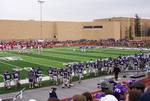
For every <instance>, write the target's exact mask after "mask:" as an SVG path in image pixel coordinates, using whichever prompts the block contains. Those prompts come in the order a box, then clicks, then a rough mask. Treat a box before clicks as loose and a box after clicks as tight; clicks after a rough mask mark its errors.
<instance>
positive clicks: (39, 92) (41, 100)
mask: <svg viewBox="0 0 150 101" xmlns="http://www.w3.org/2000/svg"><path fill="white" fill-rule="evenodd" d="M108 78H112V76H102V77H97V78H93V79H89V80H84V81H82V82H81V83H80V84H79V83H78V82H75V83H74V86H73V87H71V88H64V89H62V88H61V86H58V87H57V91H56V93H57V95H58V97H59V98H60V99H62V98H66V97H72V96H73V95H75V94H82V93H83V92H86V91H89V92H93V91H97V90H98V88H97V83H99V82H101V81H102V80H104V79H108ZM126 79H129V78H121V76H120V78H119V80H120V81H122V80H126ZM50 89H51V87H44V88H39V89H34V90H26V91H25V92H24V93H23V100H22V101H29V99H36V100H37V101H47V99H48V93H49V90H50ZM16 94H17V93H9V94H4V95H0V98H9V97H13V96H15V95H16Z"/></svg>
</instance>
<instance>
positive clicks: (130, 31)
mask: <svg viewBox="0 0 150 101" xmlns="http://www.w3.org/2000/svg"><path fill="white" fill-rule="evenodd" d="M129 39H130V40H133V36H132V28H131V26H130V27H129Z"/></svg>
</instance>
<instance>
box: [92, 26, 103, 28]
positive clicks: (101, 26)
mask: <svg viewBox="0 0 150 101" xmlns="http://www.w3.org/2000/svg"><path fill="white" fill-rule="evenodd" d="M93 28H103V26H93Z"/></svg>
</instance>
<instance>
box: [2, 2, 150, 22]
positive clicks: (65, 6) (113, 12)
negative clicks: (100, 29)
mask: <svg viewBox="0 0 150 101" xmlns="http://www.w3.org/2000/svg"><path fill="white" fill-rule="evenodd" d="M136 13H137V14H138V15H139V16H140V17H143V18H150V0H45V3H44V4H43V16H42V17H43V20H48V21H92V20H93V19H100V18H108V17H134V15H135V14H136ZM0 19H17V20H30V19H33V20H39V19H40V5H39V3H38V2H37V0H0Z"/></svg>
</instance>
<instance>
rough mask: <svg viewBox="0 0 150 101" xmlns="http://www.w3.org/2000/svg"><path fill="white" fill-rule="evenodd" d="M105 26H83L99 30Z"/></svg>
mask: <svg viewBox="0 0 150 101" xmlns="http://www.w3.org/2000/svg"><path fill="white" fill-rule="evenodd" d="M102 28H103V26H83V29H90V30H97V29H102Z"/></svg>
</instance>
